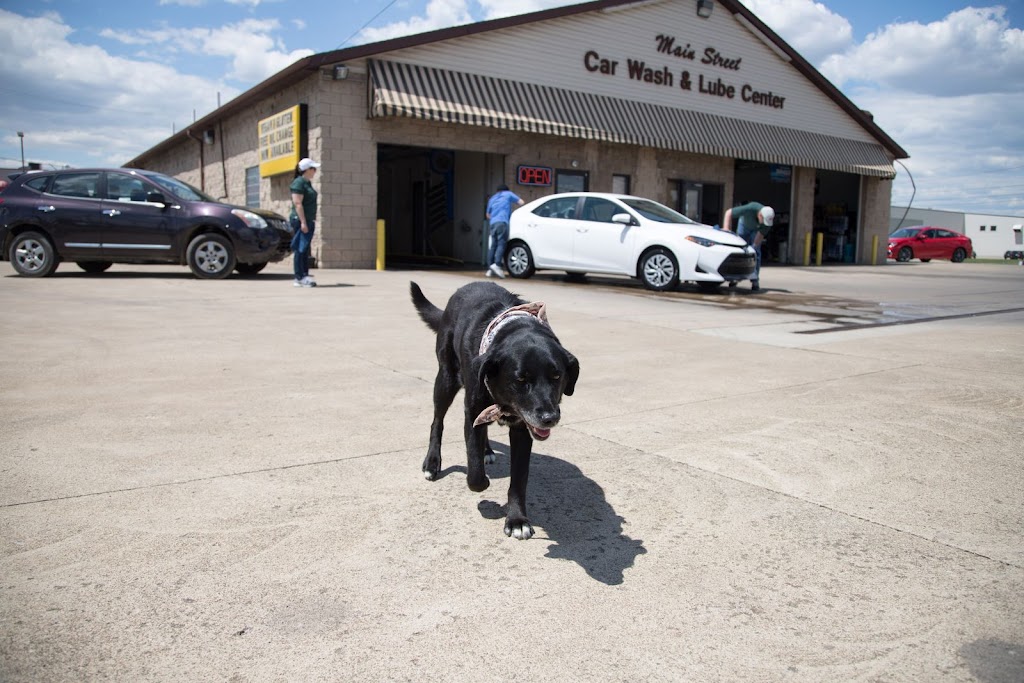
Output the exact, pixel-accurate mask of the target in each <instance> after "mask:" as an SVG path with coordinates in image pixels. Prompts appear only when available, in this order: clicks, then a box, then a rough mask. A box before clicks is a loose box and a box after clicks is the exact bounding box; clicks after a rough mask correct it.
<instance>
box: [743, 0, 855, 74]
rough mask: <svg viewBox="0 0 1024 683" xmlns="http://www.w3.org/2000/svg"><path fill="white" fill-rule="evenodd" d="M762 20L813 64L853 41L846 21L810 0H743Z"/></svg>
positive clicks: (851, 31) (841, 49)
mask: <svg viewBox="0 0 1024 683" xmlns="http://www.w3.org/2000/svg"><path fill="white" fill-rule="evenodd" d="M744 4H745V5H746V6H747V7H748V8H750V10H751V11H752V12H753V13H754V14H756V15H757V16H758V18H759V19H761V20H762V21H763V22H764V23H766V24H768V26H769V27H770V28H771V29H772V30H773V31H775V32H776V33H778V34H779V35H780V36H782V38H783V39H784V40H785V41H786V42H788V43H789V44H790V45H792V46H793V47H794V48H795V49H796V51H797V52H799V53H800V54H801V55H802V56H803V57H805V58H806V59H807V60H808V61H810V62H811V63H813V64H816V63H819V62H821V60H823V59H825V58H826V57H828V56H829V55H832V54H835V53H840V52H842V51H844V50H845V49H847V48H848V47H849V46H851V45H852V44H853V27H852V26H851V25H850V22H849V21H848V20H847V19H846V18H844V17H841V16H839V15H838V14H835V13H834V12H832V11H831V10H829V9H828V8H827V7H825V5H823V4H821V3H820V2H814V0H744Z"/></svg>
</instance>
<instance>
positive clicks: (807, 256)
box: [804, 233, 811, 266]
mask: <svg viewBox="0 0 1024 683" xmlns="http://www.w3.org/2000/svg"><path fill="white" fill-rule="evenodd" d="M804 265H805V266H809V265H811V233H807V234H806V235H804Z"/></svg>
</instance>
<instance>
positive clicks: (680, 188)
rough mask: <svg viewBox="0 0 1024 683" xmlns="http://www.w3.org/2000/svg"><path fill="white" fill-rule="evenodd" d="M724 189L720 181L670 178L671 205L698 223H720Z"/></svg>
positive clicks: (669, 194)
mask: <svg viewBox="0 0 1024 683" xmlns="http://www.w3.org/2000/svg"><path fill="white" fill-rule="evenodd" d="M724 190H725V188H724V187H723V186H722V185H720V184H718V183H698V182H691V181H687V180H669V181H668V196H669V206H670V207H671V208H673V209H675V210H676V211H678V212H679V213H681V214H683V215H684V216H686V217H687V218H690V219H692V220H695V221H697V222H698V223H704V224H705V225H720V224H721V222H722V196H723V194H724Z"/></svg>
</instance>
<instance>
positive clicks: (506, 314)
mask: <svg viewBox="0 0 1024 683" xmlns="http://www.w3.org/2000/svg"><path fill="white" fill-rule="evenodd" d="M522 317H527V318H536V319H537V320H538V321H539V322H540V323H541V324H542V325H547V324H548V312H547V308H546V307H545V306H544V302H543V301H534V302H533V303H529V304H522V305H520V306H513V307H512V308H507V309H505V310H504V311H502V312H501V313H499V314H498V315H497V316H495V317H494V320H492V321H491V322H489V323H488V324H487V327H486V328H484V336H483V337H481V338H480V355H481V356H482V355H484V354H485V353H487V349H489V348H490V346H491V342H493V341H494V337H495V335H497V334H498V330H500V329H501V328H502V327H503V326H504V325H505V323H507V322H509V321H510V320H512V319H513V318H522ZM484 386H485V387H487V391H488V392H490V391H491V388H490V387H489V386H487V380H486V379H484ZM491 395H492V396H493V395H494V394H493V393H492V394H491ZM513 415H514V414H513V413H507V412H505V411H504V410H502V409H501V407H500V406H498V404H497V403H495V404H493V405H490V406H487V407H486V408H484V409H483V411H481V413H480V414H479V415H477V417H476V419H475V420H474V421H473V426H474V427H479V426H480V425H484V424H489V423H491V422H494V421H495V420H500V419H501V418H503V417H512V416H513Z"/></svg>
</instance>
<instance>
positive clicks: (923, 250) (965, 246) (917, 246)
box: [888, 225, 974, 263]
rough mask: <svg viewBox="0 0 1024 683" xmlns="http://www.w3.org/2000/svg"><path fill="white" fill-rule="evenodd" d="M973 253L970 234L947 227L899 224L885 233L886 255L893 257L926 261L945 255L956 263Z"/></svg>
mask: <svg viewBox="0 0 1024 683" xmlns="http://www.w3.org/2000/svg"><path fill="white" fill-rule="evenodd" d="M973 253H974V247H973V245H972V244H971V238H970V237H968V236H967V235H961V234H960V233H958V232H954V231H952V230H949V229H947V228H933V227H929V226H926V225H925V226H914V227H913V228H900V229H899V230H897V231H896V232H894V233H893V234H891V235H889V252H888V255H889V258H891V259H896V260H897V261H909V260H910V259H914V258H916V259H921V261H923V262H924V263H928V262H929V261H931V260H932V259H933V258H938V259H949V260H950V261H952V262H953V263H960V262H961V261H963V260H964V259H965V258H967V257H968V256H971V255H972V254H973Z"/></svg>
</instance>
